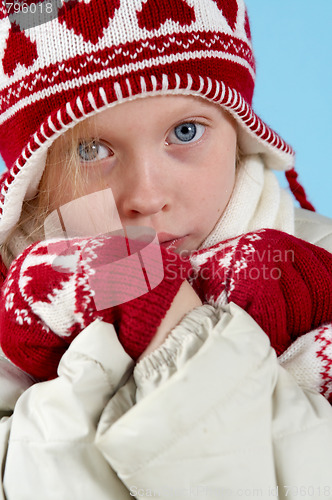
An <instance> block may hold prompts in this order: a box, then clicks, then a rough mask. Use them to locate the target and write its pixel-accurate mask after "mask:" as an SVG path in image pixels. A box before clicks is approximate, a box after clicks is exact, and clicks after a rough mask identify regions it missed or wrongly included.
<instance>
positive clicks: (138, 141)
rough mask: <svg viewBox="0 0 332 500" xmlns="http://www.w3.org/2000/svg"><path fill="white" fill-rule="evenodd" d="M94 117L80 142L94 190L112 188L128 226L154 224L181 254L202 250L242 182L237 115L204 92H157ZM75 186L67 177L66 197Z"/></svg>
mask: <svg viewBox="0 0 332 500" xmlns="http://www.w3.org/2000/svg"><path fill="white" fill-rule="evenodd" d="M89 120H91V119H87V125H88V134H87V136H86V137H82V139H80V140H79V144H78V155H79V161H80V167H79V168H80V169H82V173H84V174H85V175H86V177H87V179H88V183H87V185H88V186H89V189H88V191H89V192H90V193H91V192H95V191H98V190H100V189H105V188H106V187H109V188H111V189H112V192H113V195H114V198H115V202H116V206H117V209H118V212H119V215H120V218H121V222H122V224H123V225H124V226H129V225H134V226H135V225H140V226H149V227H152V228H153V229H154V230H155V231H156V232H157V234H158V237H159V241H160V243H161V244H162V245H163V246H165V247H166V248H172V249H173V250H175V251H177V252H178V253H179V252H182V251H192V250H195V249H197V248H198V247H199V246H200V244H201V243H202V242H203V241H204V239H205V238H206V237H207V236H208V234H209V233H210V232H211V231H212V229H213V228H214V226H215V224H216V223H217V221H218V219H219V218H220V216H221V214H222V212H223V211H224V209H225V207H226V205H227V203H228V201H229V199H230V196H231V194H232V190H233V187H234V182H235V164H236V127H235V123H234V121H233V119H232V118H231V117H230V116H229V115H228V114H226V113H225V112H224V111H223V110H222V109H221V108H220V107H219V106H218V105H215V104H212V103H209V102H208V101H205V100H203V99H201V98H199V97H193V96H155V97H147V98H140V99H136V100H133V101H130V102H126V103H122V104H118V105H116V106H114V107H113V108H109V109H107V110H105V111H103V112H100V113H99V114H97V115H95V116H94V117H93V122H92V121H91V122H90V121H89ZM90 123H91V133H89V126H90V125H89V124H90ZM91 141H93V142H91ZM61 168H66V166H65V164H63V165H62V166H61ZM73 193H74V186H72V185H71V184H70V183H69V184H67V188H66V192H65V193H62V195H61V197H60V201H61V203H60V204H63V203H67V202H68V201H70V200H71V199H72V198H73ZM86 194H88V193H86ZM57 205H59V198H58V199H57Z"/></svg>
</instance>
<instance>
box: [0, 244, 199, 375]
mask: <svg viewBox="0 0 332 500" xmlns="http://www.w3.org/2000/svg"><path fill="white" fill-rule="evenodd" d="M135 244H136V246H137V242H136V243H135ZM135 244H133V245H132V247H134V246H135ZM124 247H127V249H128V248H129V242H128V240H127V241H126V240H125V239H124V238H122V237H119V236H112V235H111V236H107V235H106V236H99V237H95V238H90V239H72V240H51V241H42V242H37V243H34V244H32V245H30V246H29V247H28V248H26V249H25V250H24V252H23V253H22V254H21V255H20V256H19V257H17V258H16V259H15V261H14V262H13V263H12V265H11V267H10V269H9V271H8V275H7V277H6V280H5V282H4V284H3V287H2V289H1V298H0V344H1V347H2V350H3V352H4V354H5V355H6V356H7V357H8V358H9V359H10V360H11V361H12V362H13V363H14V364H15V365H17V366H18V367H20V368H21V369H22V370H24V371H26V372H27V373H29V374H30V375H32V376H33V377H35V378H36V379H38V380H46V379H52V378H55V377H56V376H57V367H58V364H59V361H60V359H61V357H62V355H63V354H64V352H65V351H66V349H67V348H68V346H69V344H70V343H71V341H72V340H73V339H74V338H75V337H76V336H77V335H78V334H79V333H80V332H81V331H82V330H83V329H84V328H86V327H87V326H88V325H89V324H90V323H92V322H93V321H94V320H95V319H97V318H99V319H102V320H104V321H107V322H110V323H113V324H114V326H115V329H116V331H117V333H118V335H119V340H120V342H121V343H122V345H123V347H124V349H125V351H126V352H127V353H128V354H129V355H130V356H131V357H132V358H133V359H137V358H138V357H139V356H140V354H141V353H142V352H143V351H144V350H145V349H146V347H147V346H148V345H149V343H150V341H151V339H152V338H153V336H154V335H155V333H156V331H157V328H158V326H159V325H160V323H161V321H162V319H163V318H164V316H165V314H166V312H167V311H168V309H169V307H170V305H171V303H172V302H173V299H174V297H175V295H176V294H177V292H178V290H179V288H180V286H181V284H182V283H183V281H184V280H185V279H186V276H187V274H188V272H189V270H190V263H189V261H187V262H186V261H184V260H183V259H180V257H179V256H178V255H176V254H174V253H171V252H167V251H166V250H165V249H163V248H161V247H159V246H155V251H153V247H152V246H151V245H150V250H149V251H150V254H149V252H148V253H145V254H144V259H145V260H144V262H143V261H142V254H143V252H140V255H134V253H132V254H131V255H129V258H128V259H125V260H123V259H122V257H123V248H124ZM158 252H159V256H160V252H161V255H162V259H161V258H159V260H158V258H156V256H158ZM129 254H130V252H129ZM126 255H127V256H128V253H127V254H126ZM121 259H122V260H121ZM160 264H161V266H162V269H160ZM138 271H140V274H139V273H138ZM147 277H148V279H146V278H147ZM157 283H159V284H157ZM115 285H116V286H115ZM144 285H145V288H144ZM114 288H117V290H114ZM111 295H112V297H110V296H111ZM130 298H132V300H130ZM124 300H127V302H125V303H123V302H124Z"/></svg>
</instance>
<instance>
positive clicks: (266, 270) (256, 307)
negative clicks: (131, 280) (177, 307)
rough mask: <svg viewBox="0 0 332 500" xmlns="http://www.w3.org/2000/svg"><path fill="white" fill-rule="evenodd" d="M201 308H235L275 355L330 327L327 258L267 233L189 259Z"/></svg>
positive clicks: (331, 271) (331, 278) (331, 262)
mask: <svg viewBox="0 0 332 500" xmlns="http://www.w3.org/2000/svg"><path fill="white" fill-rule="evenodd" d="M191 263H192V265H193V268H194V273H193V274H192V278H191V284H192V286H193V287H194V289H195V290H196V292H197V294H198V295H199V296H200V298H201V300H202V301H203V302H208V303H210V304H214V305H222V304H227V303H228V302H235V303H236V304H237V305H239V306H240V307H242V308H243V309H245V310H246V311H247V312H248V313H249V314H250V315H251V316H252V317H253V318H254V319H255V321H257V323H258V324H259V325H260V326H261V327H262V329H263V330H264V331H265V332H266V333H267V334H268V336H269V337H270V340H271V345H272V347H274V348H275V350H276V352H277V354H278V355H280V354H281V353H282V352H284V350H285V349H287V348H288V347H289V346H290V344H291V343H292V342H293V341H294V340H295V339H296V338H297V337H299V336H300V335H302V334H304V333H306V332H309V331H310V330H313V329H314V328H317V327H319V326H320V325H323V324H324V323H327V322H331V321H332V255H331V254H330V253H329V252H327V251H326V250H324V249H322V248H319V247H317V246H315V245H312V244H310V243H308V242H306V241H303V240H300V239H298V238H296V237H294V236H291V235H289V234H286V233H283V232H281V231H277V230H273V229H264V230H261V231H258V232H256V233H249V234H245V235H242V236H240V237H238V238H233V239H229V240H227V241H224V242H221V243H219V244H217V245H215V246H213V247H211V248H208V249H205V250H202V251H198V252H195V254H194V255H192V256H191Z"/></svg>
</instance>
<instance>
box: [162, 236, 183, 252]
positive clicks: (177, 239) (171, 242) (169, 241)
mask: <svg viewBox="0 0 332 500" xmlns="http://www.w3.org/2000/svg"><path fill="white" fill-rule="evenodd" d="M158 238H159V244H160V246H161V247H163V248H166V250H176V249H177V248H178V247H179V246H180V245H181V244H182V243H183V241H184V239H185V238H186V236H175V235H170V234H166V233H158Z"/></svg>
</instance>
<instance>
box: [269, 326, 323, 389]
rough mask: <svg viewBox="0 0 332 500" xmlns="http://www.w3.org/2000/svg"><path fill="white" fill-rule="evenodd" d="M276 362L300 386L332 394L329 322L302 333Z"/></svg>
mask: <svg viewBox="0 0 332 500" xmlns="http://www.w3.org/2000/svg"><path fill="white" fill-rule="evenodd" d="M278 361H279V363H280V365H281V366H283V367H284V368H285V369H286V370H287V371H288V372H289V373H291V374H292V375H293V377H294V378H295V379H296V381H297V383H298V384H299V385H301V386H302V387H306V388H309V389H311V390H314V391H317V392H320V393H322V394H323V395H324V396H325V397H326V398H329V397H330V396H331V395H332V325H331V324H329V325H326V326H323V327H320V328H317V329H316V330H312V331H311V332H309V333H307V334H305V335H302V336H301V337H299V338H298V339H297V340H296V341H295V342H293V344H292V345H291V346H290V347H289V348H288V349H287V350H286V351H285V352H284V353H283V354H282V355H281V356H279V357H278Z"/></svg>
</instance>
